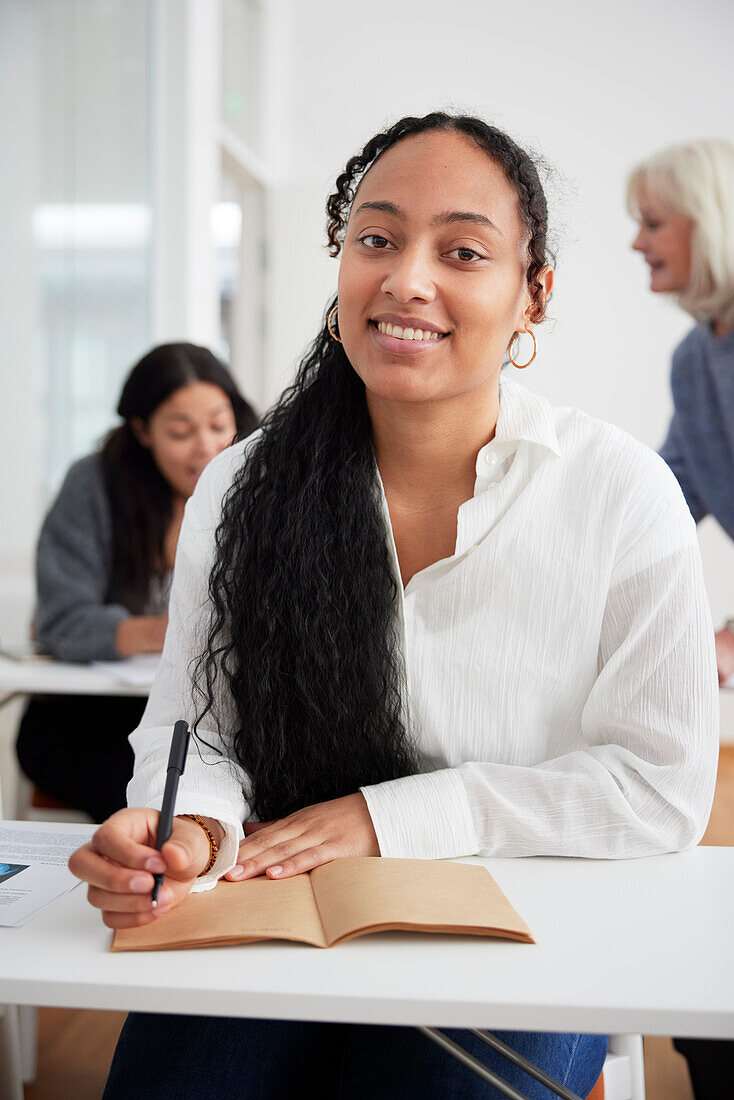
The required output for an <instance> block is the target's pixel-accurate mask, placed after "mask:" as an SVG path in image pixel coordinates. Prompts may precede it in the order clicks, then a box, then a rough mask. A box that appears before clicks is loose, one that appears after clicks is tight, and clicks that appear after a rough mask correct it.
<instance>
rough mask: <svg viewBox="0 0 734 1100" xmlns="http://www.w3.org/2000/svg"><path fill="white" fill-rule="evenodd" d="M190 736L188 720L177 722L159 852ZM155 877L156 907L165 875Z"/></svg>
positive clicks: (157, 842) (170, 821)
mask: <svg viewBox="0 0 734 1100" xmlns="http://www.w3.org/2000/svg"><path fill="white" fill-rule="evenodd" d="M190 736H191V731H190V730H189V724H188V722H184V721H183V720H181V721H179V722H176V725H175V726H174V727H173V737H172V739H171V751H170V753H169V755H168V768H167V770H166V789H165V791H164V792H163V805H162V806H161V812H160V816H159V818H158V833H157V835H156V838H155V846H156V849H157V850H158V851H159V852H160V850H161V848H162V847H163V845H164V844H165V843H166V841H167V840H168V838H169V837H170V835H171V829H172V828H173V808H174V806H175V805H176V792H177V791H178V781H179V779H180V778H181V776H182V775H183V770H184V768H185V767H186V753H187V752H188V749H189V737H190ZM153 878H154V880H155V881H154V883H153V893H152V894H151V896H150V903H151V905H152V906H153V908H154V909H155V908H156V906H157V905H158V894H159V893H160V889H161V886H162V885H163V875H162V874H160V875H153Z"/></svg>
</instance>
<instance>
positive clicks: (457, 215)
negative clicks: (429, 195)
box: [433, 210, 504, 237]
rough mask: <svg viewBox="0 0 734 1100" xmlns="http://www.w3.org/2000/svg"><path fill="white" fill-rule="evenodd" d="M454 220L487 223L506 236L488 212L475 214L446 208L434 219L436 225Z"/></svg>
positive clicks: (447, 223) (502, 235)
mask: <svg viewBox="0 0 734 1100" xmlns="http://www.w3.org/2000/svg"><path fill="white" fill-rule="evenodd" d="M453 222H474V223H475V225H486V226H488V227H489V228H490V229H493V230H494V231H495V233H499V235H500V237H504V233H503V232H502V230H501V229H500V228H499V227H498V226H496V225H495V224H494V222H493V221H490V219H489V218H488V217H487V216H486V214H473V213H472V212H471V211H469V210H445V211H444V213H443V214H437V215H436V217H435V218H434V219H433V224H434V225H451V224H452V223H453Z"/></svg>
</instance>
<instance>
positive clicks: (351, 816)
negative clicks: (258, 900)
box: [224, 792, 380, 882]
mask: <svg viewBox="0 0 734 1100" xmlns="http://www.w3.org/2000/svg"><path fill="white" fill-rule="evenodd" d="M245 833H246V834H247V835H246V836H245V839H244V840H243V841H242V843H241V844H240V851H239V856H238V861H237V865H236V867H233V868H232V870H231V871H228V872H227V874H226V875H225V876H224V877H225V878H228V879H233V880H234V881H236V882H239V881H241V880H242V879H247V878H254V877H255V875H262V874H267V875H268V877H270V878H290V877H291V876H292V875H300V874H301V872H302V871H312V870H313V868H314V867H319V866H321V864H322V863H331V861H332V860H333V859H339V858H341V857H343V856H379V854H380V846H379V844H378V843H377V835H376V833H375V830H374V827H373V825H372V818H371V817H370V813H369V810H368V809H367V803H366V802H365V800H364V795H362V794H361V793H360V792H357V794H349V795H347V796H346V797H345V798H335V799H333V800H332V801H331V802H320V803H318V804H317V805H316V806H307V807H306V808H305V809H304V810H298V812H297V813H295V814H290V816H289V817H284V818H282V819H281V820H280V821H268V822H265V823H258V824H247V825H245Z"/></svg>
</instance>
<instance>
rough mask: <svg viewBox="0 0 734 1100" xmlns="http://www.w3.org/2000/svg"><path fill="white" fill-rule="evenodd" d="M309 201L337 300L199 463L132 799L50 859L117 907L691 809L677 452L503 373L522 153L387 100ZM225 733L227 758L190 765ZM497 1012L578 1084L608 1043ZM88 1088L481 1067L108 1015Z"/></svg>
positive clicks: (240, 1091)
mask: <svg viewBox="0 0 734 1100" xmlns="http://www.w3.org/2000/svg"><path fill="white" fill-rule="evenodd" d="M327 209H328V214H329V224H328V235H329V241H330V243H331V246H332V254H334V255H336V254H337V253H341V259H340V268H339V298H338V306H337V305H336V303H332V305H333V308H332V309H331V310H330V311H329V313H328V319H326V320H325V323H324V324H323V327H322V329H321V331H320V333H319V335H318V336H317V338H316V340H315V342H314V344H313V347H312V348H311V349H310V351H309V352H308V353H307V355H306V356H305V358H304V360H303V362H302V364H301V367H300V370H299V372H298V376H297V378H296V381H295V383H294V385H293V387H292V388H291V389H290V390H288V391H287V392H286V393H285V394H284V395H283V397H282V398H281V399H280V401H279V402H278V403H277V404H276V406H275V407H274V409H273V410H272V411H271V412H270V413H269V415H268V417H267V419H266V422H265V425H264V428H263V430H262V432H261V433H259V434H257V435H255V436H254V437H253V438H252V440H250V441H249V442H248V443H247V444H244V445H242V444H241V445H238V446H236V447H233V448H231V449H230V450H229V451H227V452H226V453H225V454H223V455H220V456H219V458H218V459H216V461H214V462H213V463H211V465H210V466H209V468H208V469H207V471H206V473H205V474H204V476H203V477H202V479H201V481H200V483H199V485H198V487H197V490H196V492H195V494H194V496H193V498H192V500H191V502H190V505H189V508H188V509H187V512H186V519H185V521H184V527H183V530H182V533H181V541H180V546H179V553H178V557H177V560H176V576H175V580H174V585H173V592H172V597H171V627H172V628H171V630H169V631H168V633H167V635H166V644H165V648H164V651H163V657H162V661H161V668H160V671H159V673H158V677H157V678H156V682H155V684H154V686H153V689H152V693H151V699H150V703H149V705H148V709H147V710H146V714H145V719H144V724H143V725H141V727H140V728H139V729H138V730H137V731H136V732H135V733H134V734H133V736H132V739H131V740H132V742H133V745H134V748H135V753H136V771H135V776H134V778H133V780H132V783H131V785H130V806H131V808H129V809H126V810H122V811H121V812H120V813H119V814H116V815H114V816H113V817H112V818H111V819H110V820H109V821H108V822H105V823H104V824H103V825H102V826H101V827H100V828H99V829H98V830H97V832H96V833H95V836H94V838H93V839H92V841H91V842H90V843H89V844H88V845H85V846H84V847H82V848H80V849H79V850H78V851H77V852H76V853H75V854H74V855H73V857H72V859H71V864H70V865H71V868H72V870H73V871H74V873H75V874H77V875H78V876H79V877H80V878H82V879H84V880H85V881H87V882H88V883H89V900H90V902H91V903H92V904H93V905H95V906H97V907H98V908H99V909H101V910H102V912H103V916H104V920H105V923H106V924H107V925H109V926H110V927H113V928H125V927H132V926H135V925H141V924H145V923H147V922H149V921H151V920H154V919H156V917H157V915H158V914H160V913H162V912H163V913H165V912H167V911H169V910H170V908H171V906H173V905H175V904H177V903H178V902H179V901H180V900H181V899H182V898H183V897H185V896H186V895H187V894H188V893H189V891H190V890H191V889H192V887H194V883H197V877H198V883H197V887H196V888H198V889H201V888H208V887H210V886H213V885H214V884H215V883H216V881H217V879H218V878H219V877H221V876H222V875H227V876H228V877H229V878H230V879H232V880H235V881H236V880H242V879H249V878H250V877H252V876H253V875H259V874H267V875H268V876H269V877H270V878H272V879H282V878H286V877H289V876H291V875H295V874H298V873H300V872H302V871H307V870H310V869H312V868H314V867H317V866H319V865H321V864H323V863H327V862H329V861H330V860H333V859H338V858H340V857H343V856H379V855H382V856H402V857H412V858H432V859H433V858H443V857H451V856H467V855H471V854H480V855H484V856H529V855H565V856H588V857H601V858H619V857H627V856H643V855H650V854H653V853H656V852H669V851H674V850H676V849H679V848H684V847H688V846H689V845H692V844H695V843H696V841H697V840H698V838H699V837H700V836H701V834H702V832H703V829H704V827H705V823H706V818H707V815H708V812H709V808H710V805H711V799H712V795H713V789H714V780H715V771H716V715H717V689H716V677H715V670H714V661H713V634H712V631H711V622H710V617H709V614H708V609H707V605H706V596H705V592H704V587H703V580H702V576H701V564H700V559H699V555H698V548H697V545H696V536H695V529H694V525H693V522H692V520H691V517H690V515H689V513H688V509H687V508H686V505H685V502H684V500H683V497H682V495H681V492H680V489H679V488H678V485H677V483H676V481H675V478H674V477H673V475H672V474H671V472H670V470H669V469H668V468H667V466H666V465H665V463H664V462H663V461H662V460H661V459H660V458H659V457H658V456H656V455H655V454H653V452H651V451H649V450H647V448H645V447H643V446H642V445H641V444H639V443H637V442H636V441H635V440H633V439H631V438H630V437H629V436H627V435H625V434H624V433H623V432H621V431H619V430H617V429H616V428H613V427H611V426H610V425H607V424H602V423H600V422H599V421H595V420H592V419H591V418H589V417H587V416H584V415H583V414H582V413H579V412H577V411H576V410H573V409H556V408H553V407H552V406H550V405H549V404H548V403H547V402H546V401H544V400H542V399H541V398H539V397H537V396H535V395H533V394H532V393H530V392H529V391H528V390H526V389H525V388H524V387H522V386H518V385H517V384H516V383H514V382H511V381H505V382H503V384H502V385H500V371H501V366H502V362H503V360H504V358H505V355H506V354H507V353H508V349H509V355H510V356H512V358H513V360H520V364H521V365H524V364H525V359H524V358H523V359H520V353H519V352H518V343H519V339H518V337H519V334H520V333H532V330H533V328H534V327H535V326H536V325H537V324H539V323H540V322H541V321H542V320H543V316H544V313H545V305H546V300H547V296H548V293H549V292H550V289H551V285H552V279H553V273H552V271H551V268H550V263H549V258H548V254H547V249H546V225H547V215H546V203H545V197H544V194H543V189H542V186H541V183H540V180H539V178H538V174H537V171H536V169H535V166H534V165H533V162H532V161H531V159H530V158H529V157H528V155H527V154H526V153H525V152H523V150H522V149H520V148H519V147H518V146H517V145H516V144H515V143H514V142H513V141H512V140H511V139H510V138H508V137H507V135H505V134H503V133H502V132H501V131H499V130H497V129H495V128H494V127H491V126H488V125H487V124H486V123H483V122H482V121H480V120H478V119H473V118H467V117H456V118H455V117H452V116H448V115H445V114H433V115H428V116H426V117H425V118H422V119H416V118H407V119H403V120H401V121H400V122H398V123H396V124H395V125H394V126H393V127H391V128H390V129H389V130H387V131H386V132H385V133H381V134H378V135H377V136H376V137H374V138H373V139H372V140H371V141H369V142H368V143H367V145H366V146H365V148H364V149H363V150H362V152H361V153H359V154H358V155H357V156H355V157H353V158H352V159H351V160H350V161H349V162H348V164H347V167H346V170H345V171H344V173H343V174H342V175H340V176H339V179H338V181H337V190H336V192H335V193H334V194H333V195H332V196H331V198H330V199H329V201H328V205H327ZM528 340H529V337H527V336H526V337H525V338H524V340H523V343H527V342H528ZM533 342H534V337H533ZM525 354H526V355H528V353H527V352H526V353H525ZM192 608H193V609H200V610H199V611H198V613H196V612H194V613H192ZM207 624H208V637H207V629H206V628H207ZM202 649H203V650H204V652H203V653H202ZM197 655H198V656H200V657H201V659H200V661H199V664H198V670H199V672H198V676H197V675H196V672H195V671H194V673H193V675H194V678H195V679H196V680H197V681H198V683H199V686H200V687H201V689H202V690H203V693H204V699H205V700H206V702H207V705H206V707H202V712H203V713H199V715H198V726H197V729H198V733H199V734H200V740H199V741H198V743H194V744H192V747H191V753H190V756H189V760H188V763H187V767H186V771H185V773H184V775H183V777H182V781H181V787H180V790H179V798H178V802H177V811H178V812H179V813H180V814H198V815H201V817H200V819H199V820H198V821H194V820H191V819H190V818H185V817H177V818H176V819H175V821H174V826H173V833H172V839H171V842H170V843H169V844H167V845H165V846H164V848H163V851H162V853H160V854H159V853H157V852H155V850H154V848H153V844H154V838H155V831H156V824H157V819H158V812H157V811H158V808H159V807H160V804H161V796H162V790H163V782H164V779H165V765H166V759H167V754H168V749H169V746H170V738H171V725H172V723H173V721H174V720H175V719H177V718H180V717H181V708H182V707H183V708H185V709H184V714H185V715H186V716H188V717H189V718H190V720H191V721H192V722H193V721H194V719H195V718H197V715H196V713H195V710H194V707H195V704H194V703H193V702H192V701H191V700H192V690H191V689H192V669H195V665H194V663H193V662H194V661H195V658H196V657H197ZM199 753H201V756H199ZM222 756H224V757H225V758H229V759H230V760H231V761H232V767H211V766H210V765H211V763H212V762H214V761H217V760H220V759H221V758H222ZM132 807H135V808H132ZM243 821H245V822H246V825H245V830H244V832H245V834H246V836H245V837H244V838H243V830H242V822H243ZM156 871H160V872H165V876H166V877H165V883H164V886H163V888H162V890H161V893H160V896H159V900H158V906H159V907H158V909H157V910H155V911H153V910H152V909H151V904H150V890H151V888H152V885H153V877H152V874H151V872H156ZM572 963H573V960H570V965H572ZM182 965H185V959H184V960H183V961H182ZM452 1036H453V1037H454V1038H457V1039H458V1040H459V1041H461V1042H462V1043H463V1045H465V1046H466V1047H468V1048H469V1049H471V1051H472V1053H473V1054H475V1055H476V1056H477V1057H478V1058H480V1059H484V1060H486V1061H487V1062H489V1063H491V1064H492V1066H493V1068H494V1069H495V1070H496V1071H498V1072H500V1073H501V1074H502V1075H503V1076H505V1077H506V1078H507V1079H509V1080H510V1082H511V1084H512V1085H514V1087H515V1088H516V1089H519V1090H520V1091H521V1092H522V1093H523V1094H524V1095H527V1096H529V1097H534V1098H540V1097H547V1096H548V1095H549V1094H548V1091H547V1090H546V1089H545V1088H544V1087H543V1086H541V1085H539V1084H538V1082H536V1081H533V1080H531V1079H530V1078H528V1077H526V1076H525V1075H524V1074H522V1072H521V1071H520V1070H518V1069H516V1068H515V1067H514V1066H511V1065H509V1064H508V1063H504V1064H503V1061H502V1059H501V1058H499V1057H498V1056H496V1055H495V1054H494V1053H493V1052H492V1051H489V1050H488V1048H487V1047H485V1046H484V1045H483V1044H482V1043H481V1042H480V1041H479V1040H477V1039H476V1038H475V1037H474V1036H472V1035H471V1034H469V1033H461V1032H459V1033H456V1032H454V1033H452ZM504 1038H505V1039H506V1041H507V1042H508V1043H509V1045H510V1046H514V1047H516V1048H518V1049H519V1050H520V1051H521V1052H522V1053H524V1054H525V1055H526V1056H527V1057H529V1058H530V1060H531V1061H534V1062H536V1063H540V1064H541V1065H542V1066H543V1068H544V1069H545V1070H546V1071H547V1072H549V1073H551V1074H552V1076H554V1077H555V1078H556V1079H557V1080H560V1081H562V1082H563V1083H565V1085H567V1086H568V1087H569V1088H571V1089H573V1090H574V1091H576V1092H579V1093H582V1094H583V1095H586V1094H587V1093H588V1091H589V1090H590V1089H591V1087H592V1086H593V1084H594V1082H595V1081H596V1079H597V1077H598V1074H599V1071H600V1069H601V1066H602V1063H603V1060H604V1054H605V1050H606V1038H605V1037H604V1036H594V1035H559V1034H543V1035H539V1034H528V1033H519V1032H514V1033H504ZM105 1095H106V1097H107V1098H108V1100H112V1098H117V1097H128V1096H135V1097H136V1098H137V1100H144V1098H147V1097H155V1098H156V1100H169V1098H172V1097H179V1096H187V1097H191V1098H192V1100H193V1098H196V1100H203V1098H209V1097H213V1096H220V1095H221V1096H237V1097H239V1098H242V1100H245V1098H247V1100H276V1098H278V1100H279V1098H280V1097H286V1096H287V1097H293V1098H294V1100H295V1098H299V1100H300V1098H303V1097H319V1098H324V1097H331V1096H340V1097H345V1098H349V1100H357V1098H359V1100H367V1098H369V1100H375V1098H377V1097H390V1098H391V1100H409V1098H410V1100H414V1098H415V1100H417V1098H420V1100H423V1098H425V1097H429V1096H430V1097H437V1098H438V1097H440V1098H441V1100H449V1098H451V1100H458V1098H462V1100H470V1098H471V1100H473V1098H474V1097H477V1098H479V1097H482V1098H485V1097H487V1098H488V1097H490V1096H495V1095H496V1092H495V1091H494V1090H493V1089H491V1088H488V1087H487V1085H486V1084H485V1082H483V1081H481V1080H480V1079H479V1078H474V1077H472V1075H471V1073H470V1072H469V1071H468V1070H466V1069H465V1067H463V1066H461V1065H460V1064H459V1063H457V1062H454V1061H453V1060H452V1059H451V1058H449V1057H446V1056H445V1054H444V1053H443V1052H442V1051H441V1050H439V1049H438V1048H436V1047H434V1046H432V1045H431V1044H430V1043H429V1042H427V1041H426V1039H425V1037H424V1036H422V1035H421V1034H419V1033H417V1032H415V1031H413V1030H411V1029H409V1028H408V1029H401V1028H390V1027H358V1026H352V1025H343V1026H338V1025H327V1024H318V1023H298V1022H293V1021H267V1020H245V1019H229V1020H227V1019H216V1020H210V1019H202V1018H199V1017H196V1016H188V1017H185V1016H176V1017H161V1016H155V1015H153V1016H151V1015H135V1014H133V1015H131V1016H130V1017H128V1021H127V1023H126V1025H125V1027H124V1029H123V1032H122V1036H121V1039H120V1044H119V1046H118V1049H117V1054H116V1057H115V1061H114V1062H113V1066H112V1070H111V1073H110V1078H109V1081H108V1090H107V1092H106V1094H105Z"/></svg>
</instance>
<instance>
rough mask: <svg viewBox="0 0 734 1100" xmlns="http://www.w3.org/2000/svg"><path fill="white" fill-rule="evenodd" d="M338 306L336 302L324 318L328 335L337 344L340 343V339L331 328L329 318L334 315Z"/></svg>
mask: <svg viewBox="0 0 734 1100" xmlns="http://www.w3.org/2000/svg"><path fill="white" fill-rule="evenodd" d="M338 308H339V303H338V302H337V303H336V305H335V306H334V308H333V309H332V311H331V313H330V314H329V316H328V317H327V318H326V327H327V328H328V330H329V336H331V337H332V338H333V339H334V340H336V342H337V343H338V344H341V343H342V341H341V339H340V338H339V337H338V336H337V334H336V333H335V332H334V330H333V328H332V327H331V318H332V317H333V316H334V314H335V313H336V311H337V310H338Z"/></svg>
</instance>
